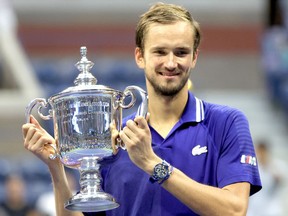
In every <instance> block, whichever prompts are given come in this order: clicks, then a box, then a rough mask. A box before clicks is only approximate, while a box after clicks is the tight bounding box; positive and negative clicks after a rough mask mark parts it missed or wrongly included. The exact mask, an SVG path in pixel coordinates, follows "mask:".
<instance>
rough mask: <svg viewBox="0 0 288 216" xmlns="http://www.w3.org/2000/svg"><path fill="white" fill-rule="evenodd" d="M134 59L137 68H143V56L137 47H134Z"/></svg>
mask: <svg viewBox="0 0 288 216" xmlns="http://www.w3.org/2000/svg"><path fill="white" fill-rule="evenodd" d="M134 54H135V61H136V64H137V65H138V67H139V68H141V69H144V65H145V64H144V57H143V53H142V50H141V49H140V48H139V47H136V48H135V53H134Z"/></svg>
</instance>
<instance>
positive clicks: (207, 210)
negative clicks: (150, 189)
mask: <svg viewBox="0 0 288 216" xmlns="http://www.w3.org/2000/svg"><path fill="white" fill-rule="evenodd" d="M240 184H244V185H243V188H242V185H241V187H236V188H237V189H235V190H234V189H233V190H234V191H230V190H229V189H230V188H229V189H220V188H216V187H211V186H207V185H203V184H200V183H198V182H196V181H194V180H192V179H190V178H189V177H187V176H186V175H185V174H184V173H182V172H181V171H180V170H178V169H174V171H173V174H172V175H171V176H170V178H169V179H168V180H167V181H166V182H164V183H163V187H164V188H165V189H166V190H167V191H169V192H170V193H171V194H173V195H174V196H175V197H177V198H178V199H179V200H180V201H181V202H183V203H184V204H185V205H187V206H188V207H189V208H190V209H192V210H193V211H194V212H196V213H198V214H200V215H203V216H204V215H209V216H212V215H213V216H214V215H215V216H216V215H221V216H223V215H229V216H232V215H241V216H242V215H246V210H247V206H248V196H249V187H250V186H249V184H248V183H240ZM233 187H234V188H235V186H233ZM233 187H232V188H233ZM242 189H243V191H241V190H242Z"/></svg>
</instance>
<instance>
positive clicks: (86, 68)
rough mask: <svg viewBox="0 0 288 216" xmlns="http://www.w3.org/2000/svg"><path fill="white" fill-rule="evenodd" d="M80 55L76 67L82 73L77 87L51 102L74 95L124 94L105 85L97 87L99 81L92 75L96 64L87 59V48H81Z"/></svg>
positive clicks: (69, 88)
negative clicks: (92, 93)
mask: <svg viewBox="0 0 288 216" xmlns="http://www.w3.org/2000/svg"><path fill="white" fill-rule="evenodd" d="M80 55H81V59H80V61H78V62H77V63H76V64H75V66H76V67H77V69H78V70H79V71H80V73H79V74H78V76H77V77H76V79H75V80H74V84H75V86H72V87H68V88H67V89H65V90H63V91H62V92H60V93H58V94H56V95H54V96H52V98H50V101H51V100H54V99H56V98H59V97H62V96H67V95H72V94H73V93H86V92H89V93H91V92H95V93H110V94H111V93H114V92H116V93H118V94H122V92H121V91H118V90H115V89H112V88H109V87H107V86H104V85H96V84H97V79H96V78H95V77H94V76H93V75H92V73H91V72H90V70H91V68H92V67H93V65H94V63H93V62H91V61H89V60H88V59H87V57H86V56H87V48H86V47H85V46H82V47H80Z"/></svg>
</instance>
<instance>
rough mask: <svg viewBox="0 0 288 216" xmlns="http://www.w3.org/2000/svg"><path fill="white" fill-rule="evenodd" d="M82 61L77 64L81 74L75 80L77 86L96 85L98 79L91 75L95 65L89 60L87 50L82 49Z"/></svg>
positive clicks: (83, 47)
mask: <svg viewBox="0 0 288 216" xmlns="http://www.w3.org/2000/svg"><path fill="white" fill-rule="evenodd" d="M80 54H81V60H80V61H79V62H77V63H76V67H77V68H78V70H79V71H80V72H81V73H80V74H79V75H78V77H77V78H76V79H75V81H74V83H75V85H96V83H97V79H96V78H95V77H94V76H93V75H92V74H91V73H90V70H91V69H92V67H93V66H94V63H93V62H91V61H89V60H88V59H87V57H86V56H87V48H86V47H85V46H82V47H81V48H80Z"/></svg>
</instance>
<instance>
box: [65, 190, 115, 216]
mask: <svg viewBox="0 0 288 216" xmlns="http://www.w3.org/2000/svg"><path fill="white" fill-rule="evenodd" d="M117 207H119V204H118V203H117V202H116V201H115V198H114V197H112V196H111V195H110V194H107V193H105V192H97V193H96V194H93V195H91V194H90V195H85V194H84V195H83V194H81V193H79V194H76V195H75V196H74V197H72V198H71V199H70V200H69V201H67V202H66V203H65V208H66V209H68V210H71V211H81V212H100V211H107V210H112V209H115V208H117Z"/></svg>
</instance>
